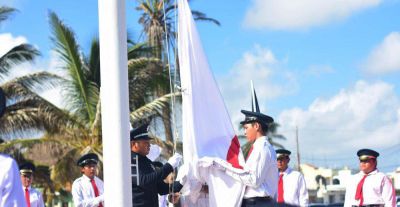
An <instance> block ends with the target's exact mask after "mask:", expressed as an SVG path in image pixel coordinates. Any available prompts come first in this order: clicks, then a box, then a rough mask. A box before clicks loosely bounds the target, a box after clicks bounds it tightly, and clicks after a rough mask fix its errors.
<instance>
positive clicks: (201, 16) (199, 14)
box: [192, 10, 221, 26]
mask: <svg viewBox="0 0 400 207" xmlns="http://www.w3.org/2000/svg"><path fill="white" fill-rule="evenodd" d="M192 14H193V19H194V20H201V21H208V22H212V23H214V24H216V25H218V26H221V23H220V22H219V21H218V20H216V19H214V18H210V17H207V15H206V14H204V13H203V12H199V11H194V10H192Z"/></svg>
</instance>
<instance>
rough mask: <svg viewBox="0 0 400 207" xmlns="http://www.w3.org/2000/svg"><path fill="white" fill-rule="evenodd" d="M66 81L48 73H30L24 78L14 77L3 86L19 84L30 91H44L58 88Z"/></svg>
mask: <svg viewBox="0 0 400 207" xmlns="http://www.w3.org/2000/svg"><path fill="white" fill-rule="evenodd" d="M64 81H66V80H65V79H64V78H62V77H60V76H58V75H56V74H52V73H49V72H37V73H30V74H27V75H24V76H20V77H16V78H14V79H12V80H10V81H8V82H6V83H5V84H10V85H13V84H17V83H18V84H20V85H21V86H23V87H26V88H28V89H30V90H32V91H37V92H40V91H44V90H48V89H51V88H54V87H56V86H58V85H59V84H60V83H62V82H64Z"/></svg>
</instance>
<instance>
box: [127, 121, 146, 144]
mask: <svg viewBox="0 0 400 207" xmlns="http://www.w3.org/2000/svg"><path fill="white" fill-rule="evenodd" d="M148 129H149V124H143V125H141V126H139V127H138V128H136V129H132V130H131V132H130V140H131V141H137V140H150V139H151V138H150V137H149V133H148Z"/></svg>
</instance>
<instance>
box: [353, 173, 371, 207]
mask: <svg viewBox="0 0 400 207" xmlns="http://www.w3.org/2000/svg"><path fill="white" fill-rule="evenodd" d="M367 176H368V174H367V175H364V177H363V178H362V179H361V180H360V182H359V183H358V185H357V191H356V196H355V199H356V200H360V206H362V205H363V202H364V197H363V190H362V188H363V185H364V181H365V178H367Z"/></svg>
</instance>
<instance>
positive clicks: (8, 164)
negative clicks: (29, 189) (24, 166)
mask: <svg viewBox="0 0 400 207" xmlns="http://www.w3.org/2000/svg"><path fill="white" fill-rule="evenodd" d="M1 162H2V163H0V166H2V167H3V166H4V168H3V169H2V170H4V171H3V172H4V174H3V175H4V177H3V178H0V181H2V183H0V188H2V189H0V190H1V191H2V197H1V198H0V206H2V205H4V206H7V207H20V206H21V207H26V201H25V197H24V192H23V191H22V187H21V186H22V183H21V178H20V176H19V172H18V166H17V163H16V162H15V161H14V160H13V159H12V158H10V157H6V158H4V159H1Z"/></svg>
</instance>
